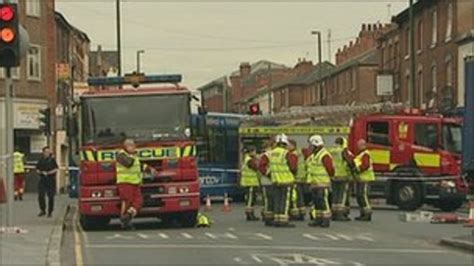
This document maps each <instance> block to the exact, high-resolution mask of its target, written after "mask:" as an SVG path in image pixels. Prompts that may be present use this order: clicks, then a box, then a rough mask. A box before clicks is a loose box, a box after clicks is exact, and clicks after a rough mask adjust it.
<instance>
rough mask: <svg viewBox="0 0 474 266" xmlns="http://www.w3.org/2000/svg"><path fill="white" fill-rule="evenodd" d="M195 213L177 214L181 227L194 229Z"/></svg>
mask: <svg viewBox="0 0 474 266" xmlns="http://www.w3.org/2000/svg"><path fill="white" fill-rule="evenodd" d="M197 214H198V212H197V211H189V212H183V213H177V214H176V215H177V219H178V222H179V223H180V224H181V226H182V227H186V228H189V227H195V226H196V224H197Z"/></svg>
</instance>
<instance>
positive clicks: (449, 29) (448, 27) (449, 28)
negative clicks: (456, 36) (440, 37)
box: [446, 3, 453, 41]
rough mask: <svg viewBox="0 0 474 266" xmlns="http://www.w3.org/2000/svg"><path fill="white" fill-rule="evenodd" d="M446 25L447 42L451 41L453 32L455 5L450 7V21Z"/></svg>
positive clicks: (451, 4) (450, 4)
mask: <svg viewBox="0 0 474 266" xmlns="http://www.w3.org/2000/svg"><path fill="white" fill-rule="evenodd" d="M446 23H447V24H446V41H449V40H451V34H452V31H453V3H449V5H448V19H447V22H446Z"/></svg>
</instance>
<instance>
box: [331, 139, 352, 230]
mask: <svg viewBox="0 0 474 266" xmlns="http://www.w3.org/2000/svg"><path fill="white" fill-rule="evenodd" d="M335 144H336V147H334V148H332V149H331V155H332V157H333V160H334V166H335V174H334V178H333V180H332V182H331V187H332V194H331V195H332V197H331V204H332V206H331V209H332V219H333V220H334V221H350V218H349V217H348V216H346V213H347V210H346V202H347V192H348V186H349V181H350V169H349V164H348V161H347V158H350V156H351V154H350V151H349V149H348V148H347V140H346V139H345V138H343V137H338V138H336V141H335Z"/></svg>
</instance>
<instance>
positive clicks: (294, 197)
mask: <svg viewBox="0 0 474 266" xmlns="http://www.w3.org/2000/svg"><path fill="white" fill-rule="evenodd" d="M304 190H305V184H304V183H296V184H294V185H293V189H292V190H291V211H290V213H291V216H292V217H300V216H303V215H305V214H306V206H305V204H304Z"/></svg>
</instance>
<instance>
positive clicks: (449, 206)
mask: <svg viewBox="0 0 474 266" xmlns="http://www.w3.org/2000/svg"><path fill="white" fill-rule="evenodd" d="M463 204H464V201H463V200H456V199H451V200H441V201H440V202H438V203H437V204H436V207H438V208H440V209H441V210H442V211H444V212H452V211H455V210H457V209H459V208H460V207H461V206H462V205H463Z"/></svg>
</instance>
